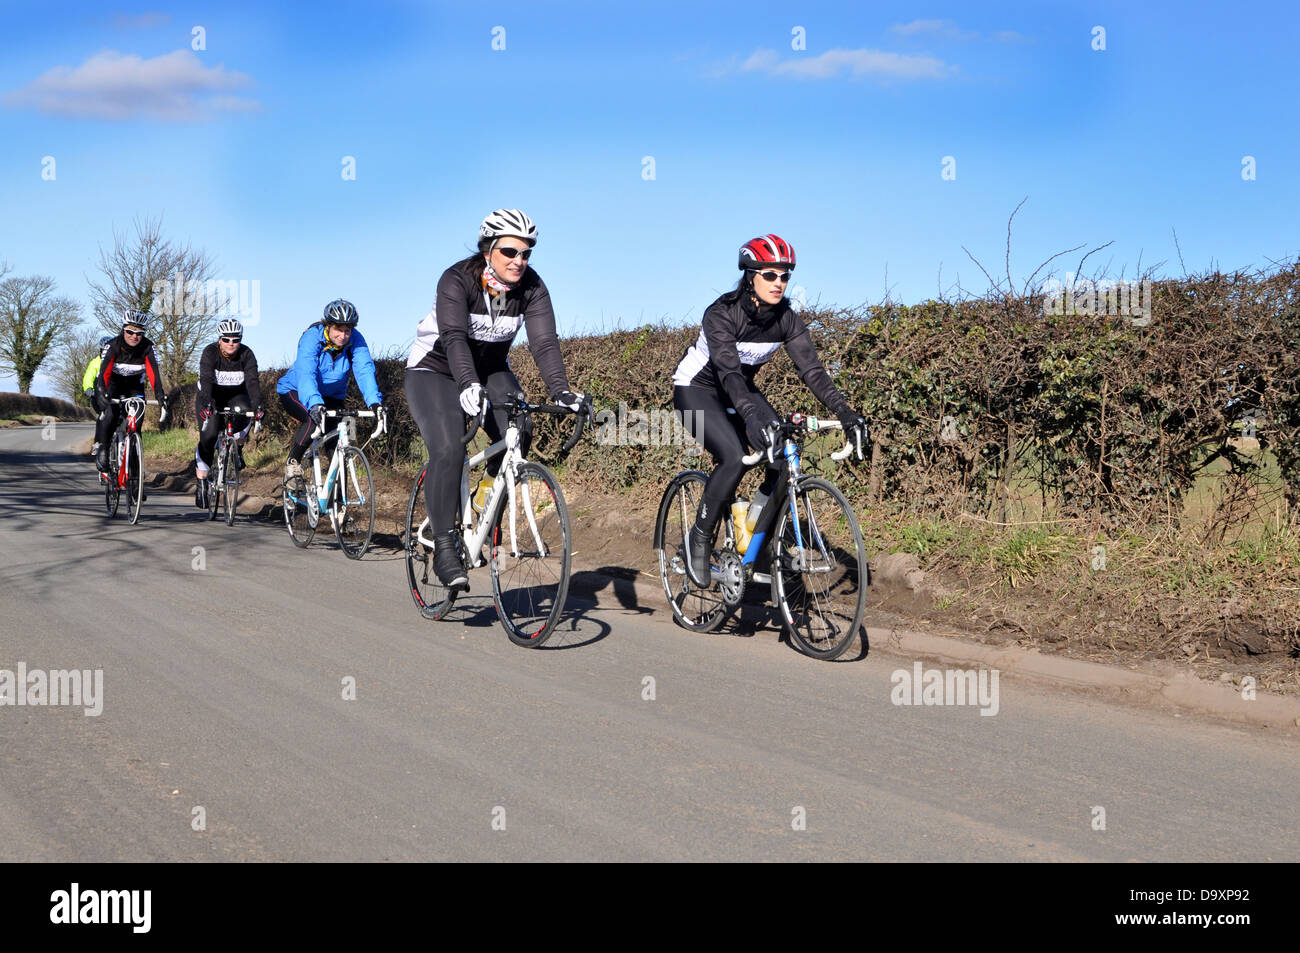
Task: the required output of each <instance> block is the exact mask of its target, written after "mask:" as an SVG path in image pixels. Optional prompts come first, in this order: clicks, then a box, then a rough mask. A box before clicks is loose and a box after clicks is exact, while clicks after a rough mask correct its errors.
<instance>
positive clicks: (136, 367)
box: [95, 308, 167, 480]
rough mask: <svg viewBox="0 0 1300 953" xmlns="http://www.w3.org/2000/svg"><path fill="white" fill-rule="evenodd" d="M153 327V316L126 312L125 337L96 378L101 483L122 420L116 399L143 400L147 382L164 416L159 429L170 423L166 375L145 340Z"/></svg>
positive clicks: (113, 345)
mask: <svg viewBox="0 0 1300 953" xmlns="http://www.w3.org/2000/svg"><path fill="white" fill-rule="evenodd" d="M148 327H149V312H148V311H137V310H135V309H133V308H130V309H127V310H126V311H123V312H122V333H121V334H119V335H118V336H117V337H115V338H113V339H112V340H111V341H110V342H109V344H108V346H107V347H106V348H105V349H104V353H103V359H102V360H101V362H100V367H99V373H97V374H96V375H95V403H96V404H97V405H98V406H100V407H102V408H103V409H102V410H101V411H100V414H99V422H98V423H97V424H96V425H95V443H96V445H97V446H98V447H99V452H98V453H96V454H95V466H96V467H98V469H99V473H100V479H101V480H103V479H106V477H105V474H106V473H107V472H108V443H109V441H110V440H111V439H112V437H113V431H114V430H116V429H117V425H118V423H119V422H120V421H121V418H122V405H121V404H114V403H110V401H111V400H112V399H114V398H122V397H143V396H144V384H145V379H146V378H148V381H149V384H150V385H151V386H152V387H153V395H154V397H155V398H157V400H158V405H159V409H160V411H161V413H160V414H159V417H158V425H159V426H160V427H161V426H162V425H163V424H164V423H165V422H166V421H167V395H166V394H165V393H164V390H165V388H164V387H163V380H162V371H160V370H159V369H158V357H157V355H155V354H154V351H153V342H152V341H150V340H149V339H148V338H147V337H145V336H144V332H145V329H146V328H148Z"/></svg>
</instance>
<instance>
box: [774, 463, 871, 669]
mask: <svg viewBox="0 0 1300 953" xmlns="http://www.w3.org/2000/svg"><path fill="white" fill-rule="evenodd" d="M794 509H795V512H794V513H791V504H790V500H789V498H787V499H786V500H784V501H783V503H782V509H781V515H780V517H779V518H778V519H777V523H776V531H775V535H774V537H773V543H772V545H773V553H772V602H773V604H774V605H775V606H776V608H777V613H778V614H779V615H780V617H781V625H782V626H783V627H784V628H785V630H786V632H787V633H789V635H790V640H791V641H792V642H793V643H794V644H795V646H796V647H797V648H798V649H799V650H800V651H801V652H803V653H804V654H805V655H809V656H811V657H813V658H817V659H824V660H827V661H829V660H831V659H835V658H838V657H839V656H840V655H842V654H843V653H844V651H845V649H847V648H848V647H849V646H850V645H851V644H852V643H853V638H854V636H856V635H857V634H858V632H859V630H860V628H861V625H862V615H863V613H864V612H865V610H866V606H867V586H868V585H869V584H870V582H871V576H870V570H869V569H868V567H867V553H866V547H865V546H864V545H863V542H862V530H861V529H859V528H858V519H857V517H856V516H854V515H853V509H852V507H850V506H849V502H848V500H846V499H845V498H844V494H843V493H841V492H840V491H839V489H837V488H836V487H835V486H834V485H833V484H831V483H828V482H827V481H826V480H822V479H820V478H818V477H808V478H805V479H803V480H801V481H800V482H799V485H798V487H797V488H796V489H795V491H794Z"/></svg>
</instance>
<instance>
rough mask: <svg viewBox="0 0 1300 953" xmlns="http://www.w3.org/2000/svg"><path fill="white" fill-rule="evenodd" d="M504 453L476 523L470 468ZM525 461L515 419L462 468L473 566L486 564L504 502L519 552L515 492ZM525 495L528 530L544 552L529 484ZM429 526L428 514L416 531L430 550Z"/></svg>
mask: <svg viewBox="0 0 1300 953" xmlns="http://www.w3.org/2000/svg"><path fill="white" fill-rule="evenodd" d="M502 454H504V459H503V460H502V462H501V469H500V470H499V471H497V475H496V479H495V480H494V481H493V483H492V491H491V493H489V494H488V498H487V500H486V501H485V502H484V504H483V512H482V513H481V514H477V515H478V517H479V518H478V522H477V524H476V523H475V520H474V517H475V515H476V514H475V513H474V505H473V503H472V501H471V497H470V492H469V480H468V477H469V471H470V470H472V469H473V468H474V467H476V466H478V465H479V464H481V463H483V462H485V461H487V460H491V459H493V458H494V457H497V456H501V455H502ZM523 462H525V460H524V455H523V453H522V452H521V451H520V450H519V426H518V425H517V424H516V423H515V422H514V421H513V420H512V421H510V423H509V424H508V425H507V427H506V433H505V436H504V437H503V438H502V439H500V440H498V441H497V442H496V443H494V444H492V445H490V446H488V447H487V448H486V449H484V450H481V451H479V452H478V453H476V454H474V456H473V457H470V458H468V459H467V460H466V461H465V464H464V468H463V470H462V471H461V478H460V496H461V524H460V525H461V533H462V541H463V542H464V544H465V552H466V555H467V556H468V557H469V562H470V566H469V568H470V569H475V568H478V567H479V566H482V565H484V564H485V561H484V559H483V555H482V553H483V546H484V544H486V543H487V539H488V534H489V533H491V532H492V528H493V527H494V526H495V525H496V522H497V518H498V515H499V513H500V507H501V506H502V505H503V504H509V507H510V518H509V521H508V522H509V533H510V555H511V556H518V555H519V545H518V527H517V526H516V525H515V505H514V504H515V493H516V492H518V490H517V488H516V486H515V469H516V468H517V467H518V466H519V465H520V464H521V463H523ZM522 492H523V494H524V501H523V502H524V512H525V513H526V514H527V516H528V524H529V530H530V531H531V533H532V536H533V542H534V543H535V544H536V546H537V550H538V552H542V553H544V554H545V550H546V546H545V544H544V543H543V542H542V537H541V533H540V532H539V531H538V529H537V522H536V520H535V519H534V517H533V505H532V500H531V498H529V496H528V487H527V486H525V487H524V488H523V491H522ZM428 527H429V518H428V517H427V516H426V517H425V518H424V522H422V523H421V524H420V528H419V530H418V532H417V533H416V538H417V539H418V540H419V541H420V543H421V544H423V545H424V546H427V547H428V548H429V549H430V550H433V549H434V542H433V540H432V539H431V538H430V537H429V536H427V535H426V534H425V530H426V529H428Z"/></svg>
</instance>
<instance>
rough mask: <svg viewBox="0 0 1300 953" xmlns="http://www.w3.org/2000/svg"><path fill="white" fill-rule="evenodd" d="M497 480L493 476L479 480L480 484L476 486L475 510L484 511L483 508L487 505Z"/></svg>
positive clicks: (477, 511) (476, 511)
mask: <svg viewBox="0 0 1300 953" xmlns="http://www.w3.org/2000/svg"><path fill="white" fill-rule="evenodd" d="M494 483H496V480H495V479H493V478H492V477H483V479H481V480H479V481H478V486H477V487H475V488H474V512H475V513H482V512H483V508H484V507H485V506H487V501H488V494H489V493H491V492H492V484H494Z"/></svg>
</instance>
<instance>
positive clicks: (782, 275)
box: [758, 271, 790, 284]
mask: <svg viewBox="0 0 1300 953" xmlns="http://www.w3.org/2000/svg"><path fill="white" fill-rule="evenodd" d="M758 274H760V275H762V276H763V280H764V281H779V282H781V283H782V284H785V283H786V282H787V281H789V280H790V272H788V271H760V272H758Z"/></svg>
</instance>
